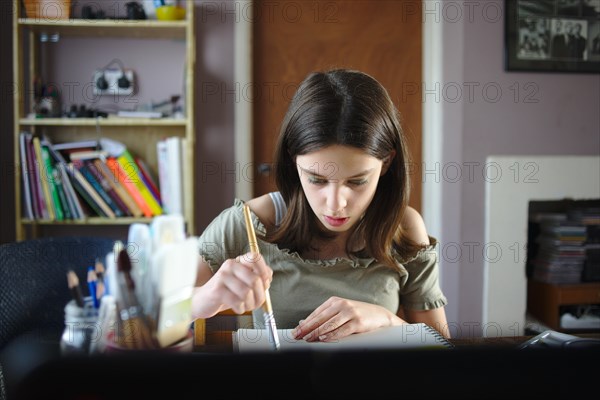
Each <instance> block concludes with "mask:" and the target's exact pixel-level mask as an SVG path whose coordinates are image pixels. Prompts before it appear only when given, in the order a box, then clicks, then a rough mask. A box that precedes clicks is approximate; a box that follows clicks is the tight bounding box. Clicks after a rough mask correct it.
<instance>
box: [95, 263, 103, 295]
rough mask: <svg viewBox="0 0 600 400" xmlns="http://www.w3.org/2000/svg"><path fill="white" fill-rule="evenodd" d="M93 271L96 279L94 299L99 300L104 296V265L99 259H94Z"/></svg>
mask: <svg viewBox="0 0 600 400" xmlns="http://www.w3.org/2000/svg"><path fill="white" fill-rule="evenodd" d="M94 269H95V271H96V277H97V282H96V297H97V298H98V300H100V299H101V298H102V296H104V291H105V288H104V263H103V262H102V261H101V260H100V259H99V258H97V259H96V263H95V265H94Z"/></svg>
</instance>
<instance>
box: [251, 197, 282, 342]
mask: <svg viewBox="0 0 600 400" xmlns="http://www.w3.org/2000/svg"><path fill="white" fill-rule="evenodd" d="M244 218H245V220H246V233H247V234H248V242H249V244H250V252H251V253H253V254H255V255H256V256H259V255H260V249H259V248H258V242H257V240H256V233H255V232H254V225H252V217H251V215H250V207H248V206H247V205H245V204H244ZM262 309H263V317H264V319H265V328H266V329H267V332H268V333H269V338H270V341H271V343H272V344H273V349H274V350H279V336H278V335H277V326H276V324H275V315H274V314H273V307H272V306H271V296H270V295H269V289H265V302H264V303H263V305H262Z"/></svg>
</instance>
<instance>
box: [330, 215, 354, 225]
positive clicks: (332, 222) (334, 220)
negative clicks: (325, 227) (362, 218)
mask: <svg viewBox="0 0 600 400" xmlns="http://www.w3.org/2000/svg"><path fill="white" fill-rule="evenodd" d="M324 218H325V221H327V223H328V224H329V225H331V226H336V227H337V226H342V225H344V224H345V223H346V221H348V220H349V219H350V218H348V217H346V218H335V217H329V216H327V215H325V216H324Z"/></svg>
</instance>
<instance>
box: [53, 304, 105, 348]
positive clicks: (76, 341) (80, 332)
mask: <svg viewBox="0 0 600 400" xmlns="http://www.w3.org/2000/svg"><path fill="white" fill-rule="evenodd" d="M99 335H100V332H99V329H98V309H97V308H95V307H94V304H93V302H92V298H91V297H86V298H85V299H84V306H83V307H79V306H78V305H77V303H76V302H75V300H71V301H69V302H68V303H67V305H66V306H65V329H64V331H63V333H62V336H61V338H60V351H61V354H63V355H70V354H89V350H90V344H91V343H92V341H94V340H97V336H99Z"/></svg>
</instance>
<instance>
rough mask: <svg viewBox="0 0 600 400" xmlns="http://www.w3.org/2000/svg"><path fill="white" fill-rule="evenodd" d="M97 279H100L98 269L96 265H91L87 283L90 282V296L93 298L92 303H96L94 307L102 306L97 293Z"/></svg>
mask: <svg viewBox="0 0 600 400" xmlns="http://www.w3.org/2000/svg"><path fill="white" fill-rule="evenodd" d="M97 281H98V278H97V277H96V271H95V270H94V267H89V268H88V273H87V283H88V288H89V289H90V297H91V298H92V304H94V308H99V307H100V302H99V301H98V294H97V289H98V286H97V284H98V282H97Z"/></svg>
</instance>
